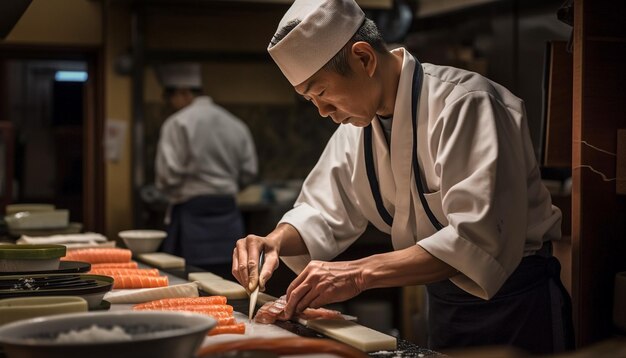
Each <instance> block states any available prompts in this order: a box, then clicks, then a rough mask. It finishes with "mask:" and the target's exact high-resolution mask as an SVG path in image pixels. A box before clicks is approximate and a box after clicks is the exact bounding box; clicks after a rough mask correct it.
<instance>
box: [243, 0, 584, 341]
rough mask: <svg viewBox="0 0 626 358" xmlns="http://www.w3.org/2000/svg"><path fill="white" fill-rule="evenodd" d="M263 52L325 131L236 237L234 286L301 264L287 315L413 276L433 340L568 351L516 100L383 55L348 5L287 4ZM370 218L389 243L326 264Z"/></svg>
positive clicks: (555, 222) (543, 203)
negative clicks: (318, 147) (314, 155)
mask: <svg viewBox="0 0 626 358" xmlns="http://www.w3.org/2000/svg"><path fill="white" fill-rule="evenodd" d="M268 51H269V53H270V55H271V56H272V58H273V59H274V61H275V62H276V64H277V65H278V67H279V68H280V70H281V71H282V72H283V74H284V75H285V77H286V78H287V79H288V80H289V82H290V83H291V84H292V85H293V87H294V89H295V91H296V92H297V93H298V94H299V95H301V96H302V97H304V98H305V99H306V100H308V101H311V102H312V103H313V104H314V105H315V106H316V107H317V108H318V110H319V113H320V115H321V116H322V117H328V118H330V119H331V120H333V121H334V122H335V123H337V124H339V127H338V128H337V130H336V131H335V133H334V135H333V136H332V137H331V139H330V141H329V142H328V144H327V146H326V148H325V150H324V152H323V153H322V155H321V157H320V159H319V161H318V163H317V165H316V166H315V167H314V168H313V170H312V171H311V173H310V174H309V176H308V177H307V179H306V181H305V182H304V185H303V188H302V191H301V193H300V196H299V197H298V199H297V201H296V203H295V205H294V208H293V209H292V210H290V211H289V212H287V213H286V214H285V215H284V217H283V218H282V219H281V220H280V222H279V224H278V226H277V227H276V229H275V230H274V231H272V232H271V233H269V234H268V235H267V236H255V235H248V236H247V237H245V238H243V239H241V240H239V241H238V242H237V245H236V247H235V249H234V253H233V275H235V277H236V278H237V279H238V280H239V282H241V283H242V284H243V285H244V286H247V287H248V288H249V289H250V290H251V289H253V288H255V287H256V285H257V284H258V285H260V287H261V289H264V287H265V285H267V281H268V280H269V279H270V277H271V274H272V272H273V271H274V270H275V269H276V268H277V266H278V264H279V257H280V258H281V259H282V260H283V261H284V262H285V263H286V264H287V265H288V266H289V267H290V268H292V269H293V270H294V271H296V272H297V273H299V275H298V276H297V277H296V279H295V280H294V281H293V282H292V283H291V284H290V286H289V288H288V290H287V307H286V313H287V315H288V316H291V315H294V314H297V313H298V312H301V311H302V310H303V309H305V308H306V307H314V308H315V307H320V306H322V305H325V304H329V303H332V302H338V301H344V300H347V299H349V298H352V297H354V296H356V295H358V294H359V293H361V292H363V291H364V290H367V289H371V288H379V287H394V286H408V285H417V284H426V285H427V292H428V302H429V331H430V346H431V348H432V349H443V348H458V347H466V346H477V345H496V344H499V345H503V344H504V345H512V346H516V347H520V348H523V349H525V350H527V351H529V352H533V353H550V352H556V351H562V350H565V349H568V348H571V338H572V336H571V321H570V319H571V312H570V310H571V306H570V298H569V296H568V295H567V292H566V291H565V290H564V288H563V286H562V284H561V282H560V279H559V269H560V266H559V263H558V260H556V259H555V258H554V257H552V255H551V250H550V243H551V241H554V240H559V239H560V237H561V233H560V225H561V213H560V211H559V210H558V209H557V208H556V207H554V206H553V205H552V204H551V200H550V195H549V193H548V191H547V190H546V188H545V187H544V186H543V185H542V183H541V180H540V172H539V168H538V166H537V163H536V160H535V154H534V152H533V147H532V144H531V141H530V136H529V132H528V125H527V119H526V113H525V110H524V103H523V101H522V100H520V99H519V98H517V97H515V96H514V95H513V94H511V93H510V92H509V91H508V90H507V89H506V88H504V87H502V86H500V85H499V84H497V83H494V82H492V81H490V80H488V79H486V78H485V77H482V76H480V75H478V74H476V73H473V72H468V71H465V70H461V69H457V68H452V67H443V66H435V65H432V64H426V63H420V62H419V61H418V60H417V59H416V58H415V57H414V56H413V55H412V54H411V53H409V52H408V51H407V50H406V49H404V48H399V49H396V50H393V51H388V50H386V47H385V44H384V43H383V40H382V39H381V35H380V33H379V31H378V29H377V28H376V26H375V24H374V23H373V22H372V21H370V20H369V19H366V18H365V17H364V13H363V11H362V10H361V9H360V8H359V6H358V5H357V4H356V3H355V1H354V0H296V1H295V2H294V3H293V5H292V6H291V7H290V8H289V10H288V11H287V13H286V14H285V15H284V17H283V19H282V20H281V22H280V24H279V26H278V29H277V32H276V34H275V35H274V37H273V38H272V40H271V42H270V44H269V48H268ZM368 223H372V224H373V225H374V226H376V227H377V228H378V229H379V230H381V231H383V232H385V233H388V234H391V240H392V243H393V247H394V251H393V252H389V253H383V254H378V255H373V256H369V257H365V258H362V259H359V260H355V261H344V262H331V261H330V260H331V259H333V258H334V257H335V256H336V255H338V254H339V253H341V252H342V251H344V250H345V249H346V248H347V247H348V246H350V245H351V244H352V243H353V242H354V241H355V240H356V239H357V238H358V237H359V236H360V235H361V234H362V233H363V232H364V231H365V229H366V227H367V225H368ZM261 251H263V252H264V255H265V262H264V264H263V267H262V270H261V272H260V274H257V272H258V271H257V270H258V268H257V261H258V257H259V253H260V252H261Z"/></svg>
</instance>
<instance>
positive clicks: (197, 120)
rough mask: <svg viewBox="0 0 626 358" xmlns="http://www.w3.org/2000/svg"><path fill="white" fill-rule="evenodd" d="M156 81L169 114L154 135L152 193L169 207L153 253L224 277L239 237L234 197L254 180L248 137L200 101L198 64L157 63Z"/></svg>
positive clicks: (217, 110)
mask: <svg viewBox="0 0 626 358" xmlns="http://www.w3.org/2000/svg"><path fill="white" fill-rule="evenodd" d="M157 75H158V77H159V80H160V82H161V84H162V85H163V87H164V98H165V99H166V100H167V102H168V103H169V105H170V106H171V107H173V109H175V110H176V112H175V113H174V114H172V115H171V116H170V117H169V118H168V119H167V120H166V121H165V123H164V124H163V126H162V128H161V136H160V138H159V143H158V146H157V156H156V163H155V170H156V173H155V180H156V186H157V187H158V188H159V189H161V190H162V191H163V193H164V194H165V195H166V196H167V198H168V201H169V203H170V206H169V208H168V215H167V218H166V221H167V223H168V225H167V238H166V239H165V241H164V242H163V246H162V248H161V249H162V251H165V252H168V253H172V254H174V255H178V256H182V257H184V258H185V259H186V260H187V262H188V263H189V264H191V265H194V266H198V267H201V268H204V269H206V270H209V271H211V272H214V273H216V274H218V275H220V276H226V277H229V276H230V275H231V265H232V262H231V258H232V247H233V245H234V244H235V242H236V241H237V239H239V238H240V237H241V236H242V235H243V232H244V228H243V221H242V218H241V214H240V212H239V209H238V208H237V205H236V202H235V195H236V194H237V192H238V191H239V189H240V188H241V187H242V186H244V185H246V184H249V183H250V182H251V181H252V180H253V179H254V178H255V176H256V173H257V157H256V152H255V148H254V142H253V141H252V136H251V135H250V131H249V130H248V127H247V126H246V125H245V124H244V123H243V122H242V121H241V120H239V119H238V118H236V117H235V116H234V115H232V114H231V113H229V112H227V111H226V110H225V109H224V108H222V107H220V106H218V105H217V104H215V103H214V102H213V101H212V100H211V98H210V97H208V96H206V95H204V94H203V91H202V76H201V69H200V65H199V64H197V63H172V64H164V65H161V66H159V67H158V68H157Z"/></svg>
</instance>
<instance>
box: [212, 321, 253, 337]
mask: <svg viewBox="0 0 626 358" xmlns="http://www.w3.org/2000/svg"><path fill="white" fill-rule="evenodd" d="M225 333H231V334H244V333H246V324H245V323H235V324H230V325H218V326H216V327H214V328H213V329H212V330H210V331H209V333H208V335H209V336H214V335H216V334H225Z"/></svg>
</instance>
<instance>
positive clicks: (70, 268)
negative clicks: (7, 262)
mask: <svg viewBox="0 0 626 358" xmlns="http://www.w3.org/2000/svg"><path fill="white" fill-rule="evenodd" d="M89 270H91V264H90V263H88V262H81V261H61V262H60V263H59V268H58V269H56V270H47V271H21V272H0V276H11V275H37V274H42V273H81V272H89Z"/></svg>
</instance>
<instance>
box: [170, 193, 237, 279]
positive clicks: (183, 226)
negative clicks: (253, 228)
mask: <svg viewBox="0 0 626 358" xmlns="http://www.w3.org/2000/svg"><path fill="white" fill-rule="evenodd" d="M170 215H171V218H170V224H169V225H168V227H167V238H166V239H165V240H164V242H163V245H162V247H161V251H163V252H167V253H171V254H173V255H176V256H181V257H184V258H185V260H186V261H187V264H190V265H194V266H199V267H203V266H209V265H225V266H226V265H230V263H231V262H232V257H233V248H234V247H235V243H236V242H237V240H238V239H240V238H242V237H243V235H244V227H243V220H242V218H241V213H240V212H239V209H238V208H237V203H236V201H235V198H234V197H233V196H232V195H203V196H198V197H194V198H192V199H190V200H188V201H186V202H184V203H181V204H177V205H174V206H173V207H172V211H171V214H170Z"/></svg>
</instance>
